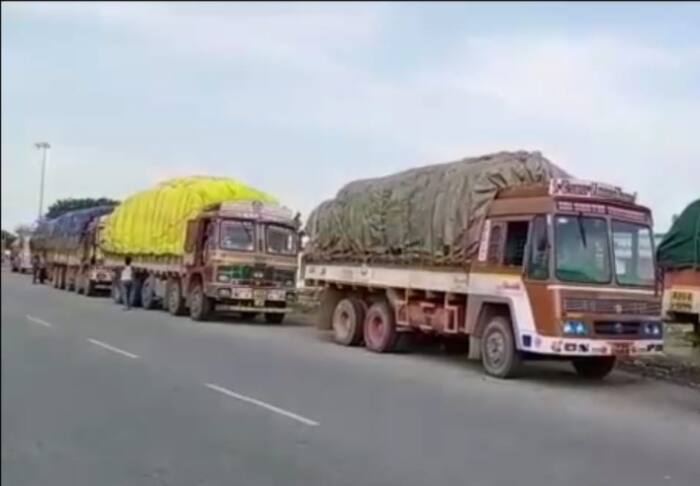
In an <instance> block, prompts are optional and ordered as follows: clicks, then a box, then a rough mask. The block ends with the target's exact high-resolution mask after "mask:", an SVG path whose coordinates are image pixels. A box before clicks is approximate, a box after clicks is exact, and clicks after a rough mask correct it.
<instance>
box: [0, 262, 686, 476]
mask: <svg viewBox="0 0 700 486" xmlns="http://www.w3.org/2000/svg"><path fill="white" fill-rule="evenodd" d="M326 341H327V338H326V337H323V336H319V335H318V334H317V333H316V331H315V330H313V329H311V328H308V327H305V326H301V325H294V323H290V324H285V325H283V326H274V325H265V324H263V323H243V322H214V323H195V322H193V321H190V320H189V319H187V318H175V317H171V316H169V315H168V314H166V313H164V312H159V311H144V310H141V309H135V310H132V311H129V312H126V311H124V310H122V309H121V308H120V307H117V306H115V305H114V304H112V303H111V301H110V300H108V299H106V298H86V297H83V296H79V295H76V294H73V293H68V292H63V291H59V290H55V289H52V288H50V287H48V286H33V285H31V283H30V279H29V278H28V277H26V276H18V275H14V274H9V273H6V272H3V274H2V484H3V485H7V486H24V485H28V486H29V485H31V486H39V485H51V486H76V485H95V486H97V485H100V486H103V485H104V486H111V485H115V486H116V485H125V486H126V485H129V486H137V485H169V486H174V485H182V486H195V485H251V486H261V485H279V484H285V485H304V486H313V485H318V486H328V485H353V486H357V485H368V486H369V485H371V486H379V485H400V486H410V485H418V486H425V485H430V486H438V485H456V484H469V485H475V486H489V485H493V486H503V485H507V484H518V485H519V486H527V485H537V486H542V485H557V486H558V485H567V486H583V485H591V486H598V485H609V484H615V485H634V486H645V485H648V486H660V485H663V486H665V485H669V486H670V485H679V486H691V485H693V486H697V484H698V481H699V480H700V461H698V457H699V456H698V454H699V451H700V393H698V391H697V390H692V389H689V388H683V387H680V386H675V385H669V384H665V383H661V382H654V381H648V380H646V379H642V378H637V377H634V376H631V375H627V374H624V373H621V372H616V373H614V374H613V375H612V376H611V377H610V378H609V379H608V380H607V381H606V382H604V383H600V384H590V383H585V382H582V381H580V380H579V379H577V378H576V376H575V375H574V374H573V373H572V372H570V371H569V369H568V367H566V366H563V365H558V366H544V365H538V366H533V367H531V369H530V371H529V372H528V373H527V374H526V376H525V377H523V378H522V379H519V380H517V381H499V380H496V379H491V378H488V377H485V376H484V375H483V374H482V373H481V371H480V369H479V366H478V365H477V364H471V363H466V362H464V361H463V359H460V358H455V357H446V356H441V355H438V354H435V353H428V352H422V353H413V354H399V355H375V354H371V353H369V352H367V351H365V350H363V349H359V348H357V349H356V348H342V347H339V346H336V345H333V344H331V343H328V342H326Z"/></svg>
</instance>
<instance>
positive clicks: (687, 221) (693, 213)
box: [656, 199, 700, 270]
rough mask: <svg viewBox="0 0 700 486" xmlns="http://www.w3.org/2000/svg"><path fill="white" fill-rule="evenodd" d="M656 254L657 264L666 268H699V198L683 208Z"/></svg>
mask: <svg viewBox="0 0 700 486" xmlns="http://www.w3.org/2000/svg"><path fill="white" fill-rule="evenodd" d="M656 255H657V261H658V264H659V266H660V267H662V268H664V269H666V270H678V269H681V268H698V269H700V199H698V200H696V201H694V202H692V203H690V205H689V206H688V207H687V208H685V209H684V210H683V212H682V213H681V215H680V216H679V217H678V219H677V220H676V221H675V222H674V223H673V225H672V226H671V229H670V230H669V231H668V233H666V236H664V239H663V240H661V243H660V244H659V248H658V250H657V253H656Z"/></svg>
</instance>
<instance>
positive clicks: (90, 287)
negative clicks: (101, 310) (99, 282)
mask: <svg viewBox="0 0 700 486" xmlns="http://www.w3.org/2000/svg"><path fill="white" fill-rule="evenodd" d="M84 291H85V296H86V297H93V296H94V295H95V282H93V281H92V280H90V279H89V278H87V277H86V279H85V287H84Z"/></svg>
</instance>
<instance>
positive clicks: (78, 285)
mask: <svg viewBox="0 0 700 486" xmlns="http://www.w3.org/2000/svg"><path fill="white" fill-rule="evenodd" d="M75 292H76V293H77V294H78V295H83V294H84V293H85V274H84V273H83V272H81V273H80V274H79V275H78V276H77V277H76V278H75Z"/></svg>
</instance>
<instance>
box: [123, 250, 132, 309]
mask: <svg viewBox="0 0 700 486" xmlns="http://www.w3.org/2000/svg"><path fill="white" fill-rule="evenodd" d="M120 281H121V284H122V300H123V301H124V310H129V309H131V291H132V288H133V286H134V285H133V284H134V275H133V269H132V268H131V257H130V256H128V257H126V258H125V259H124V268H122V273H121V276H120Z"/></svg>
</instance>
